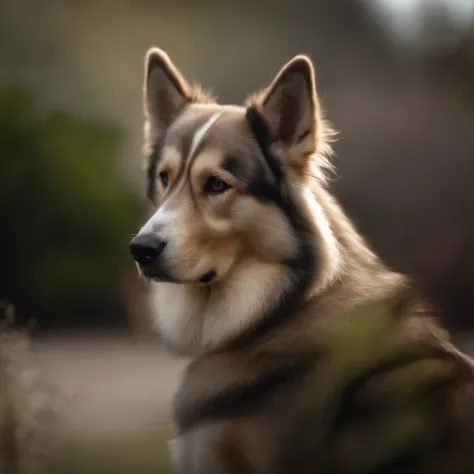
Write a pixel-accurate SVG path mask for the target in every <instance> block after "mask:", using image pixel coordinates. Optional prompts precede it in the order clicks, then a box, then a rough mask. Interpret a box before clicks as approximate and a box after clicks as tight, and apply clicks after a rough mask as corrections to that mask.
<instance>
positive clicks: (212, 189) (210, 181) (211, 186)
mask: <svg viewBox="0 0 474 474" xmlns="http://www.w3.org/2000/svg"><path fill="white" fill-rule="evenodd" d="M229 188H230V185H229V184H227V183H226V182H225V181H223V180H222V179H219V178H216V177H215V176H209V178H207V181H206V184H205V185H204V192H205V193H206V194H220V193H223V192H224V191H227V190H228V189H229Z"/></svg>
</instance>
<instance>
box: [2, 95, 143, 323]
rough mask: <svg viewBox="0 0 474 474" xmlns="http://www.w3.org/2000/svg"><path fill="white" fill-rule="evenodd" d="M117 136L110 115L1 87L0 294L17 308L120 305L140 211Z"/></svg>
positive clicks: (49, 314)
mask: <svg viewBox="0 0 474 474" xmlns="http://www.w3.org/2000/svg"><path fill="white" fill-rule="evenodd" d="M121 139H122V136H121V133H120V130H118V129H117V127H115V126H114V125H113V124H110V123H108V122H105V121H98V120H97V121H96V120H94V121H92V120H88V121H85V120H79V119H77V118H75V117H72V116H70V115H68V114H66V113H63V112H53V113H48V114H41V113H40V111H39V110H38V107H37V106H36V103H35V99H34V96H33V94H32V93H31V92H29V91H27V90H25V89H23V88H19V87H7V88H0V218H1V232H0V299H4V300H7V301H11V302H13V303H14V304H15V306H16V307H17V309H18V311H17V312H18V313H19V314H20V317H30V316H39V317H43V322H45V323H48V318H53V319H54V317H55V316H56V317H57V316H58V315H62V316H61V317H62V318H64V317H67V315H68V314H69V315H71V317H73V315H75V314H76V315H77V313H78V311H82V312H84V311H85V309H87V310H88V312H89V313H93V312H94V309H96V310H99V308H100V310H101V311H103V310H104V305H105V308H111V307H112V306H113V305H117V302H118V301H119V299H120V295H119V287H120V280H121V278H122V277H123V274H124V271H126V268H127V266H129V265H131V263H132V262H131V259H130V257H129V255H128V249H127V244H128V238H129V235H130V232H132V231H133V230H134V229H135V228H136V225H137V221H136V220H137V218H138V216H139V207H138V202H137V200H136V197H135V196H134V195H133V193H132V190H131V189H129V188H128V187H127V186H126V185H124V183H122V182H121V180H120V178H119V176H118V167H117V160H118V154H119V151H120V146H121ZM104 302H105V303H104Z"/></svg>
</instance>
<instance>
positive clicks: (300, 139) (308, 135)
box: [258, 55, 319, 154]
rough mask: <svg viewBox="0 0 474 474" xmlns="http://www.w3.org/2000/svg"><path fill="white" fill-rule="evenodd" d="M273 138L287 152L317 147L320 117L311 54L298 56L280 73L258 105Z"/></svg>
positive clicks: (307, 151) (311, 149) (309, 151)
mask: <svg viewBox="0 0 474 474" xmlns="http://www.w3.org/2000/svg"><path fill="white" fill-rule="evenodd" d="M258 108H259V109H260V110H259V111H260V113H261V114H262V115H263V116H264V117H265V119H266V123H267V125H268V126H269V127H270V131H271V135H272V137H273V140H274V141H276V142H278V143H279V144H281V145H282V146H283V148H284V149H285V150H286V151H291V149H292V148H293V147H298V149H299V150H300V151H301V152H303V154H305V153H312V152H314V151H315V150H316V135H317V125H318V124H317V117H318V114H319V110H318V102H317V97H316V86H315V77H314V69H313V64H312V62H311V59H309V58H308V57H307V56H302V55H300V56H296V57H294V58H293V59H292V60H291V61H290V62H288V63H287V64H286V65H285V66H284V67H283V68H282V69H281V70H280V72H279V73H278V74H277V76H276V77H275V79H274V81H273V82H272V83H271V85H270V86H269V87H268V89H267V90H266V91H265V92H264V93H263V96H261V99H260V101H259V104H258Z"/></svg>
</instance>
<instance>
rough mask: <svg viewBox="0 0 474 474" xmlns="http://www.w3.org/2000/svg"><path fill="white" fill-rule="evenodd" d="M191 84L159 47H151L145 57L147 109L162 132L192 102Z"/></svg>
mask: <svg viewBox="0 0 474 474" xmlns="http://www.w3.org/2000/svg"><path fill="white" fill-rule="evenodd" d="M189 91H190V86H189V84H188V83H187V82H186V80H185V79H184V78H183V76H182V75H181V73H180V72H179V71H178V69H177V68H176V66H175V65H174V64H173V63H172V62H171V60H170V58H169V57H168V55H167V54H166V53H165V52H164V51H162V50H161V49H158V48H151V49H150V50H149V51H148V53H147V55H146V59H145V85H144V109H145V115H146V118H147V119H148V120H149V121H150V125H152V126H153V128H154V132H155V134H157V135H160V134H161V133H162V132H163V131H164V130H166V128H168V127H169V126H170V125H171V123H172V122H173V120H174V119H175V118H176V117H177V116H178V114H179V113H180V112H181V111H182V110H183V109H184V107H185V106H186V105H187V104H188V103H189Z"/></svg>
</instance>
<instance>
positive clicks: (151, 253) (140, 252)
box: [130, 233, 166, 273]
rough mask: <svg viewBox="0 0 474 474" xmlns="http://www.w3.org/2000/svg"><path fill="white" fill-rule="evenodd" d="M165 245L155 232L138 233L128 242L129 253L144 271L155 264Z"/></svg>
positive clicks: (150, 268)
mask: <svg viewBox="0 0 474 474" xmlns="http://www.w3.org/2000/svg"><path fill="white" fill-rule="evenodd" d="M165 247H166V242H165V241H164V240H161V239H160V238H159V237H157V236H156V235H155V234H151V233H149V234H142V235H140V234H138V235H137V236H136V237H134V238H133V239H132V241H131V242H130V253H131V254H132V256H133V258H134V260H135V261H136V262H137V263H138V264H139V265H140V266H141V267H142V269H143V270H144V271H145V273H146V272H147V271H150V270H152V269H154V268H155V267H156V266H157V262H158V258H159V257H160V255H161V253H162V252H163V250H164V248H165Z"/></svg>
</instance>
